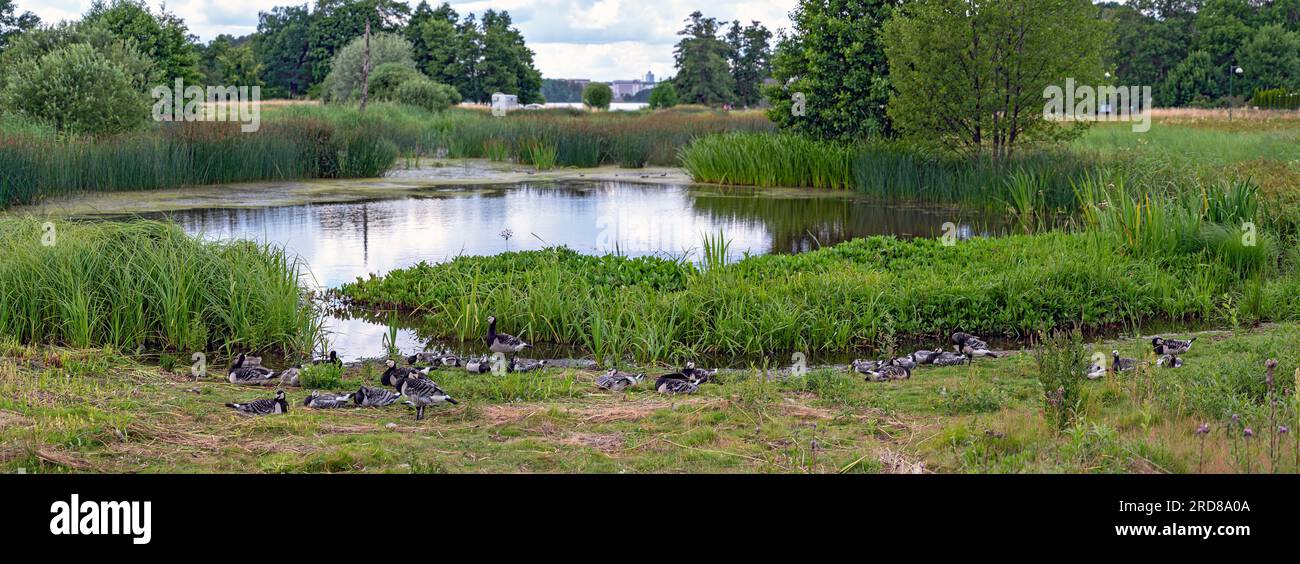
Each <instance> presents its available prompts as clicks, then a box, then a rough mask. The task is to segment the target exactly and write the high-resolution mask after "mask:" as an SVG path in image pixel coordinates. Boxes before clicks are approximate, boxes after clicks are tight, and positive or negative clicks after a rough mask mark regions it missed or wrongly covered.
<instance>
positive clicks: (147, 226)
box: [0, 218, 319, 363]
mask: <svg viewBox="0 0 1300 564" xmlns="http://www.w3.org/2000/svg"><path fill="white" fill-rule="evenodd" d="M301 274H303V272H302V269H301V265H299V264H298V263H297V262H296V260H295V259H293V258H291V257H290V256H288V255H286V254H285V253H284V251H282V250H281V249H278V248H274V247H263V246H258V245H254V244H252V243H244V242H241V243H234V244H216V243H206V242H202V241H199V240H197V239H194V238H192V237H189V236H187V235H185V234H184V233H183V232H182V231H181V230H180V228H178V227H176V226H173V225H170V224H164V223H158V222H149V221H136V222H130V223H71V222H62V221H58V222H52V223H48V224H47V223H45V222H43V221H42V220H39V219H34V218H26V219H14V218H10V219H0V334H2V335H6V336H8V337H11V338H14V339H17V340H19V341H20V342H26V343H46V344H58V345H68V346H74V347H104V346H108V347H112V348H114V349H117V350H120V351H126V352H129V353H142V352H171V353H178V354H180V355H181V356H183V357H184V358H185V359H186V360H185V362H186V363H188V358H189V356H188V355H189V353H192V352H199V351H214V350H216V349H218V348H223V347H237V348H248V349H254V350H265V351H280V352H283V353H295V352H296V353H302V352H305V351H309V350H310V348H311V346H312V344H313V343H314V339H315V336H316V334H317V332H318V330H319V327H318V322H317V320H316V317H315V313H314V312H313V311H311V309H310V307H309V306H307V305H305V303H304V301H303V299H302V292H301V290H300V288H299V276H300V275H301Z"/></svg>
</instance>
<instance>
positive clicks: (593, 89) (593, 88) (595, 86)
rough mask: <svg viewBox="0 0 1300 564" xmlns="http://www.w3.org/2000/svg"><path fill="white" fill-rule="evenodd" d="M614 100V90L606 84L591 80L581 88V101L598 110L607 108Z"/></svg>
mask: <svg viewBox="0 0 1300 564" xmlns="http://www.w3.org/2000/svg"><path fill="white" fill-rule="evenodd" d="M613 101H614V91H613V90H612V89H611V88H610V87H609V85H608V84H605V83H603V82H593V83H591V84H588V85H587V87H586V88H584V89H583V90H582V103H583V104H586V105H587V106H588V107H591V108H595V109H598V110H608V109H609V104H610V103H611V102H613Z"/></svg>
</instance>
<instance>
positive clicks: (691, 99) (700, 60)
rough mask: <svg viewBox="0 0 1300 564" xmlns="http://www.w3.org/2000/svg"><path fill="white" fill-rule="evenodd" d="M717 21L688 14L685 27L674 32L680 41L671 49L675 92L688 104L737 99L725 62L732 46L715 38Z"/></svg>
mask: <svg viewBox="0 0 1300 564" xmlns="http://www.w3.org/2000/svg"><path fill="white" fill-rule="evenodd" d="M719 29H720V28H719V25H718V20H717V19H716V18H706V17H704V14H702V13H700V12H698V11H697V12H693V13H691V15H690V17H689V18H687V19H686V27H685V28H684V29H682V30H681V31H679V32H677V35H679V36H681V37H682V39H681V41H678V42H677V46H676V47H675V48H674V49H673V58H674V60H675V61H676V64H677V76H676V78H675V79H674V80H676V82H677V93H678V94H679V95H680V96H681V98H682V100H683V101H685V102H686V103H688V104H707V105H721V104H732V103H735V101H736V82H735V79H733V78H732V76H731V69H730V67H729V66H728V64H727V61H728V60H729V59H730V57H731V47H729V46H728V45H727V43H726V42H725V41H723V40H722V39H719V38H718V32H719Z"/></svg>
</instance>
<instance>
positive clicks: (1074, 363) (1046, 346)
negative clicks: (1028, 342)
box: [1034, 329, 1087, 430]
mask: <svg viewBox="0 0 1300 564" xmlns="http://www.w3.org/2000/svg"><path fill="white" fill-rule="evenodd" d="M1037 341H1038V342H1037V343H1036V345H1037V346H1036V347H1035V348H1034V365H1035V367H1036V368H1037V376H1038V384H1039V386H1040V387H1041V388H1042V394H1043V395H1042V400H1043V413H1044V414H1045V415H1046V416H1047V420H1048V421H1050V422H1051V423H1052V425H1053V426H1054V427H1056V429H1058V430H1065V429H1068V428H1069V427H1070V426H1071V425H1072V424H1073V422H1074V415H1075V411H1076V409H1077V408H1078V405H1079V387H1080V386H1081V385H1082V383H1083V373H1084V372H1085V366H1086V361H1087V352H1086V350H1085V348H1084V346H1083V335H1082V334H1081V333H1080V332H1079V331H1077V330H1075V331H1069V330H1064V329H1061V330H1055V331H1051V332H1042V333H1039V336H1038V339H1037Z"/></svg>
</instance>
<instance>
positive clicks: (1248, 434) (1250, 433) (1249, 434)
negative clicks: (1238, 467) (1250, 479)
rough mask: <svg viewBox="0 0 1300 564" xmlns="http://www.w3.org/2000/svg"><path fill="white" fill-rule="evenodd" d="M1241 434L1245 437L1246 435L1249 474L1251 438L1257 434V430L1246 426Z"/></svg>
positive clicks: (1248, 469) (1247, 471) (1247, 469)
mask: <svg viewBox="0 0 1300 564" xmlns="http://www.w3.org/2000/svg"><path fill="white" fill-rule="evenodd" d="M1241 435H1242V436H1243V437H1246V473H1247V474H1249V473H1250V439H1251V437H1254V436H1255V431H1254V429H1251V428H1250V427H1246V430H1245V431H1242V433H1241Z"/></svg>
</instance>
